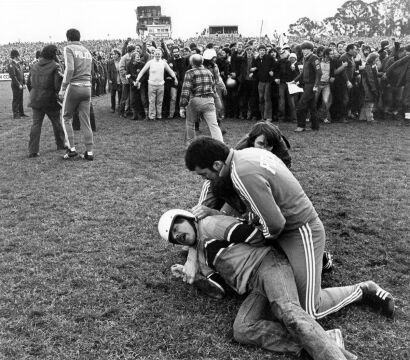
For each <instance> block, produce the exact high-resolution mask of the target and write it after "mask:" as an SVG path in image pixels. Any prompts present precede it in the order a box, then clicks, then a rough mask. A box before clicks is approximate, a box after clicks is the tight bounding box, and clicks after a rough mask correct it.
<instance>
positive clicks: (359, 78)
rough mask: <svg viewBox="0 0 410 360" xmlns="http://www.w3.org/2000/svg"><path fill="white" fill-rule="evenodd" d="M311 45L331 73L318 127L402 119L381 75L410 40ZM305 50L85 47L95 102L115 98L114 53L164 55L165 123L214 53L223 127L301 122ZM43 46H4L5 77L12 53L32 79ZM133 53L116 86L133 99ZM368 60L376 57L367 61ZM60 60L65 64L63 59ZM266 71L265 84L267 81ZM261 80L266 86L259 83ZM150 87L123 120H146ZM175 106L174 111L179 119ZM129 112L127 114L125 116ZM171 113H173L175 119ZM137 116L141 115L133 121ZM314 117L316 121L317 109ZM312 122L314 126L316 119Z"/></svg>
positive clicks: (218, 42) (234, 44) (228, 43)
mask: <svg viewBox="0 0 410 360" xmlns="http://www.w3.org/2000/svg"><path fill="white" fill-rule="evenodd" d="M311 40H313V41H311V42H310V43H311V44H312V49H311V50H312V53H313V54H314V56H315V59H316V58H317V59H318V60H317V61H318V62H320V67H321V71H322V72H325V73H326V76H325V77H323V78H322V79H320V84H319V83H317V84H315V89H314V91H315V92H316V88H317V89H318V90H319V91H318V92H316V94H317V96H315V103H316V106H320V105H324V107H325V110H326V112H325V114H324V115H323V117H322V118H321V119H320V120H321V121H323V122H325V123H326V122H330V121H331V120H332V121H343V122H348V120H347V118H351V119H354V118H357V119H359V118H360V120H369V119H370V120H373V119H372V116H371V114H372V113H373V112H374V111H379V112H380V113H381V115H382V116H383V115H384V114H393V115H395V116H396V115H397V114H398V113H400V111H401V104H400V101H396V100H395V99H397V94H399V93H397V94H396V93H395V96H394V97H393V96H392V91H393V92H395V91H396V90H397V89H391V88H390V87H389V86H388V84H387V83H386V76H385V75H384V73H385V72H386V70H387V67H388V66H390V65H391V64H392V63H393V62H395V61H397V60H398V59H399V58H401V57H403V56H405V55H406V54H407V55H408V54H409V51H408V50H407V48H406V45H409V44H410V36H407V37H406V38H403V39H399V40H398V39H397V40H395V39H392V40H386V39H384V38H383V39H382V38H365V39H354V41H353V40H352V39H350V38H349V39H344V38H343V37H340V36H339V37H337V38H321V39H319V38H315V39H311ZM304 42H306V39H299V38H296V37H291V36H286V35H284V34H283V35H282V36H279V37H276V38H275V39H270V38H269V37H268V36H266V35H265V36H264V37H253V38H250V37H242V36H240V35H215V36H197V37H192V38H188V39H185V40H182V39H174V40H170V39H169V40H166V41H159V40H157V41H153V40H152V39H148V38H144V39H141V38H139V39H131V38H128V39H127V40H121V39H114V40H88V41H87V40H85V41H82V43H83V44H84V45H85V47H87V48H88V49H89V50H90V52H91V53H92V55H93V59H94V65H93V74H92V76H93V86H92V89H93V96H99V95H102V94H105V93H106V92H107V90H108V91H109V92H110V91H111V90H112V79H110V78H109V68H110V64H114V63H115V62H114V58H115V51H117V52H120V53H121V56H124V55H125V54H126V53H127V46H129V45H132V46H131V48H132V52H134V53H135V52H138V53H139V57H138V58H139V59H141V60H138V61H142V62H143V63H146V62H147V61H148V60H149V59H150V58H152V56H153V53H154V50H155V49H157V48H161V49H162V54H163V58H164V59H165V60H166V61H167V62H168V63H169V64H170V66H171V68H173V69H174V70H175V72H176V73H177V78H178V82H179V85H178V91H175V90H174V91H173V89H174V88H175V86H174V85H172V83H167V79H166V78H165V79H164V80H165V92H164V104H163V110H162V112H163V114H162V117H163V118H172V117H177V116H178V114H179V109H178V101H179V96H180V91H181V86H182V83H183V80H184V74H185V71H186V70H187V69H188V68H189V57H190V56H191V55H192V54H195V53H199V54H203V53H204V52H205V50H207V49H213V50H215V55H216V56H215V57H214V58H213V59H207V60H212V61H213V62H214V63H211V64H210V65H209V66H210V67H209V68H210V69H211V68H212V67H213V66H214V65H215V66H216V67H217V68H218V73H219V75H218V76H220V80H221V81H223V83H224V85H225V87H226V89H225V93H223V94H219V98H220V100H221V106H217V111H218V120H219V121H222V119H223V118H224V117H230V118H240V119H241V118H248V119H254V120H260V119H262V120H267V121H275V120H276V121H277V120H283V121H296V119H295V110H296V109H295V108H296V107H297V105H298V103H299V95H297V94H296V95H294V96H289V95H290V94H289V91H288V87H287V83H288V82H292V81H293V80H295V79H299V78H298V74H299V72H300V71H302V70H303V64H304V54H303V51H302V47H301V44H302V43H304ZM44 45H45V44H44V43H14V44H8V45H3V46H1V47H0V72H5V71H6V70H7V65H8V62H9V61H10V59H9V54H10V51H11V50H12V49H17V50H18V51H19V52H20V54H21V56H20V59H21V62H22V67H23V70H24V71H25V72H27V71H28V70H29V68H30V65H31V64H32V63H33V61H35V58H36V53H37V54H38V50H39V49H41V48H42V47H43V46H44ZM56 45H57V48H58V49H61V50H62V49H63V47H64V46H65V45H66V43H65V42H61V43H57V44H56ZM261 50H262V51H263V54H262V53H261ZM406 50H407V53H406ZM132 52H131V53H130V54H129V56H128V58H127V61H124V60H125V59H123V61H122V69H121V71H122V74H121V75H122V85H120V83H118V85H120V87H121V86H123V85H124V76H125V75H128V76H127V80H126V84H125V85H126V86H130V92H131V93H132V92H133V90H134V92H135V91H136V89H134V85H133V84H132V83H131V81H134V82H135V79H134V77H132V78H130V77H131V74H130V73H129V69H128V67H127V66H125V64H127V65H128V62H129V60H130V59H131V55H132ZM265 54H266V56H265ZM370 54H372V56H371V57H370V58H369V55H370ZM263 56H265V58H264V59H265V60H264V62H262V61H260V59H261V58H262V57H263ZM178 58H179V59H178ZM60 59H61V60H62V57H61V58H60ZM246 59H250V60H252V62H250V61H249V62H248V64H245V63H246ZM266 59H271V60H272V61H270V60H269V61H268V63H269V64H268V65H266V64H267V63H266V61H267V60H266ZM117 60H118V59H117ZM182 60H184V61H182ZM142 65H143V64H142ZM318 66H319V65H318ZM117 67H118V64H117ZM176 67H178V69H177V68H176ZM265 67H266V69H265V70H267V72H266V74H265V75H266V76H265V75H263V74H264V68H265ZM268 67H269V69H268ZM113 69H115V66H114V68H113ZM290 69H291V70H290ZM373 69H375V70H373ZM118 70H120V68H118ZM114 72H115V71H114ZM340 73H341V74H342V75H340ZM304 76H306V74H304ZM263 77H266V79H264V80H261V78H263ZM118 79H119V77H118ZM338 79H339V81H338ZM299 80H302V81H299V82H300V85H303V78H302V79H299ZM114 81H115V80H114ZM118 81H119V80H118ZM146 81H147V79H143V81H142V83H141V84H142V87H141V89H138V90H139V92H140V93H141V94H139V93H137V95H136V96H137V97H138V101H137V102H138V103H139V107H140V108H139V109H135V108H134V109H131V108H130V107H129V97H128V101H127V103H126V104H125V103H124V100H125V99H123V101H122V104H121V106H122V110H121V115H122V116H124V115H125V117H126V116H127V115H129V114H132V113H134V116H133V117H134V119H135V117H140V116H142V114H144V113H145V115H146V113H147V107H148V98H149V97H148V94H147V88H148V86H144V82H146ZM261 82H262V83H265V85H266V84H267V86H265V88H267V90H269V91H268V92H266V91H267V90H266V91H265V90H264V92H265V93H264V94H261V90H260V89H258V86H259V85H260V84H261ZM245 85H247V87H245ZM317 85H320V86H319V87H318V86H317ZM139 86H141V85H139ZM396 92H397V91H396ZM134 95H135V94H134ZM319 95H320V96H319ZM399 95H400V94H399ZM134 100H135V99H134ZM140 100H141V101H140ZM114 101H115V100H114ZM135 103H136V101H134V105H135ZM175 103H176V109H175V111H174V108H175ZM111 105H112V106H111V109H112V110H116V109H115V108H116V106H115V102H114V103H112V104H111ZM124 106H126V108H127V109H124ZM170 106H171V108H172V111H170ZM118 109H120V106H118V108H117V110H118ZM136 112H138V113H139V114H140V115H139V116H136V115H135V113H136ZM310 115H315V114H313V111H312V107H311V108H310ZM160 116H161V115H158V117H159V118H161V117H160ZM298 116H299V115H298ZM314 120H315V121H316V119H314ZM298 127H299V121H298ZM314 127H317V125H316V124H312V129H313V128H314ZM314 130H317V129H314Z"/></svg>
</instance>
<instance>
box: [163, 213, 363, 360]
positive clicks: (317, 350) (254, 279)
mask: <svg viewBox="0 0 410 360" xmlns="http://www.w3.org/2000/svg"><path fill="white" fill-rule="evenodd" d="M158 230H159V232H160V235H161V237H162V238H163V239H164V240H165V241H169V242H171V243H173V244H178V245H185V246H189V247H190V251H191V250H193V249H194V251H196V254H197V258H198V262H199V269H198V270H199V272H200V273H201V274H202V275H204V276H207V277H211V276H212V275H214V273H215V271H216V272H218V274H219V275H220V276H221V277H222V278H223V280H225V282H226V284H227V285H228V286H230V287H231V288H232V289H233V290H235V291H236V292H237V293H238V294H240V295H243V294H245V293H248V296H247V298H246V299H245V301H244V302H243V303H242V305H241V307H240V309H239V311H238V314H237V316H236V319H235V322H234V325H233V333H234V338H235V340H237V341H238V342H240V343H243V344H251V345H257V346H261V347H262V348H264V349H267V350H270V351H274V352H281V353H282V352H288V353H294V354H299V353H300V352H301V350H302V349H305V351H307V352H308V353H309V354H310V355H311V356H312V357H313V359H315V360H332V359H356V357H355V356H354V355H353V354H351V353H349V352H348V351H346V350H344V349H340V348H339V347H338V346H337V345H336V342H335V341H334V340H332V339H331V338H330V337H329V336H328V335H327V334H326V332H325V331H324V329H323V328H322V327H321V326H320V325H319V324H318V323H317V322H316V321H315V320H314V319H313V318H311V317H310V316H309V315H308V314H307V313H306V312H305V311H304V310H303V309H302V308H301V306H300V303H299V299H298V294H297V290H296V285H295V279H294V276H293V273H292V268H291V267H290V265H289V261H288V260H287V259H286V256H285V255H284V254H283V253H282V252H281V251H280V250H277V249H275V248H273V247H268V246H265V239H264V236H263V234H262V232H261V231H260V230H258V229H256V228H254V227H253V226H249V225H247V224H245V223H243V222H241V221H239V220H238V219H236V218H234V217H230V216H224V215H217V216H209V217H206V218H204V219H203V220H200V221H199V222H196V221H195V216H194V215H193V214H191V213H189V212H188V211H184V210H179V209H173V210H169V211H167V212H166V213H165V214H163V215H162V217H161V219H160V221H159V223H158ZM215 280H216V278H215ZM268 313H270V314H272V315H273V319H272V320H267V319H266V317H265V315H266V314H268Z"/></svg>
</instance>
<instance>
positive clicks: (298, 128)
mask: <svg viewBox="0 0 410 360" xmlns="http://www.w3.org/2000/svg"><path fill="white" fill-rule="evenodd" d="M293 131H294V132H302V131H305V128H303V127H300V126H298V127H297V128H296V129H295V130H293Z"/></svg>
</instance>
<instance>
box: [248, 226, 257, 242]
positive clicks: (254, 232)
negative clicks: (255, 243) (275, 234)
mask: <svg viewBox="0 0 410 360" xmlns="http://www.w3.org/2000/svg"><path fill="white" fill-rule="evenodd" d="M257 232H258V229H254V230H253V231H252V234H250V235H249V236H248V237H247V238H246V239H245V242H246V243H247V242H249V241H250V240H252V239H253V237H254V236H255V234H256V233H257Z"/></svg>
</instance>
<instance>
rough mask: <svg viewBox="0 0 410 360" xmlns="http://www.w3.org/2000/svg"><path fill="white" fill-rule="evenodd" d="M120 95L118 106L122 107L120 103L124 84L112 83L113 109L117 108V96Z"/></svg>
mask: <svg viewBox="0 0 410 360" xmlns="http://www.w3.org/2000/svg"><path fill="white" fill-rule="evenodd" d="M116 94H118V95H117V97H118V108H120V104H121V96H122V85H121V84H118V85H116V86H115V85H111V109H112V110H115V108H116V101H115V97H116Z"/></svg>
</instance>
